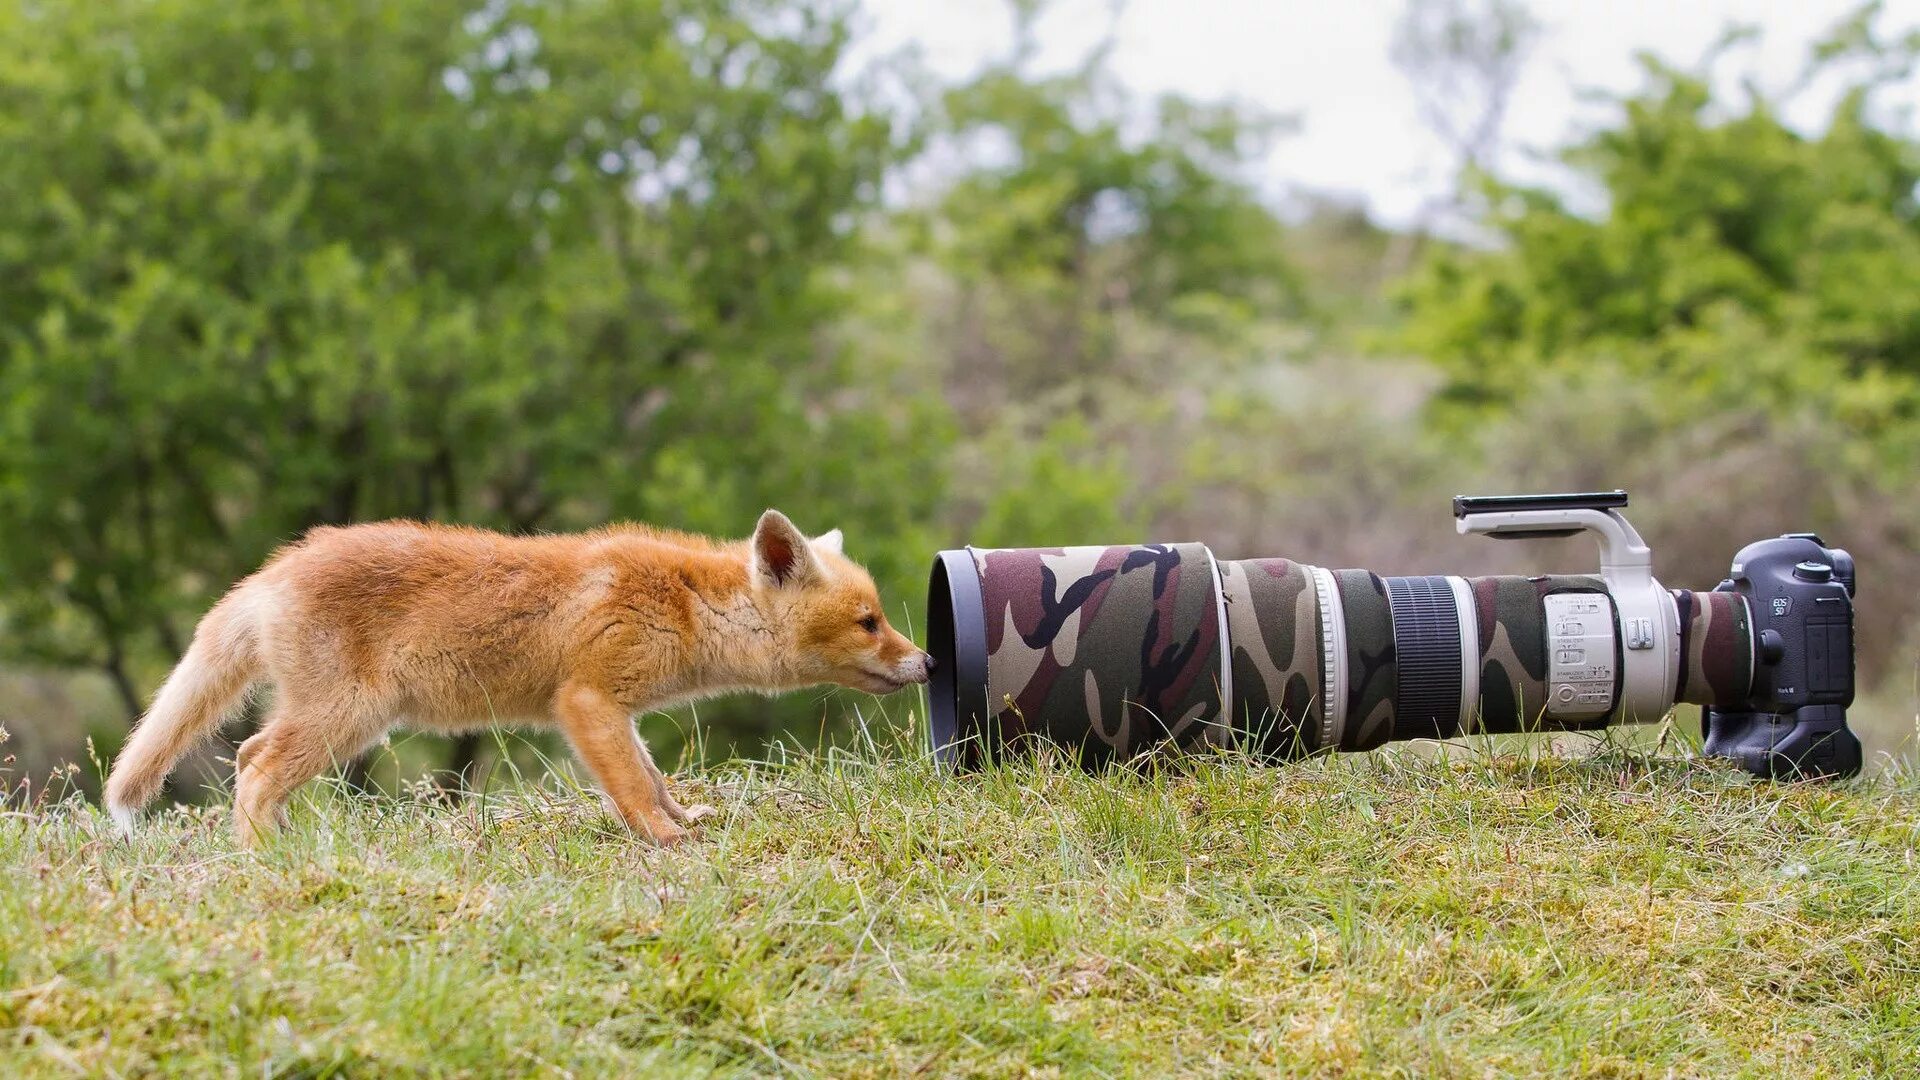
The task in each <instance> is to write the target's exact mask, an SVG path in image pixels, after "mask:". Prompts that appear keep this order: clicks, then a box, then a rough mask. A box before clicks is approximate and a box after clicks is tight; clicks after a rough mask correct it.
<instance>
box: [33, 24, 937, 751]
mask: <svg viewBox="0 0 1920 1080" xmlns="http://www.w3.org/2000/svg"><path fill="white" fill-rule="evenodd" d="M846 40H847V30H846V25H845V12H844V11H842V10H841V9H840V8H839V7H838V6H837V5H831V4H826V3H821V4H812V3H803V4H791V3H785V2H775V0H599V2H587V0H578V2H574V0H557V2H517V0H488V2H486V3H482V4H475V3H470V2H466V0H460V2H455V0H346V2H342V3H337V4H327V5H313V4H304V3H295V2H289V0H237V2H236V0H33V2H25V0H0V523H4V524H3V525H0V650H3V651H4V653H5V654H7V655H11V656H13V657H16V658H25V659H29V660H32V661H36V662H41V663H47V664H53V665H60V666H91V667H96V668H98V669H100V670H103V671H105V672H106V673H108V675H109V676H110V677H111V678H112V680H113V682H114V684H115V685H116V686H117V687H118V689H119V693H120V696H121V698H122V700H123V703H124V705H125V707H126V709H127V711H128V712H129V713H135V712H137V711H138V710H139V708H140V704H141V700H142V697H143V693H142V690H143V688H144V687H145V686H146V685H148V682H149V680H150V679H151V678H152V677H154V676H157V675H158V674H159V670H160V665H161V664H162V663H164V662H167V661H170V660H171V659H172V658H173V657H174V656H177V655H178V654H179V652H180V651H181V648H182V644H183V639H184V637H185V635H186V634H187V633H189V632H190V628H191V625H192V621H193V619H194V618H195V617H197V615H198V613H199V612H200V611H201V610H202V609H203V608H204V607H205V606H206V605H207V604H208V602H209V601H210V599H211V598H212V597H213V596H214V595H216V594H217V592H218V591H219V590H220V589H222V588H223V587H225V585H226V584H227V583H228V582H229V581H231V580H233V579H234V578H236V577H238V576H240V575H242V574H244V573H246V572H248V571H249V570H250V569H252V568H253V567H254V566H255V565H257V563H258V562H259V561H260V560H261V558H262V557H263V556H264V555H265V554H266V553H267V552H268V551H269V550H270V549H271V548H272V547H273V546H274V545H276V544H278V543H280V542H282V541H285V540H288V539H291V538H293V537H294V536H297V535H298V534H299V533H300V532H301V531H302V530H304V529H306V528H308V527H310V526H313V525H316V524H320V523H324V522H344V521H351V520H365V519H374V518H382V517H389V516H395V515H407V516H414V517H422V518H427V517H435V518H450V519H457V520H465V521H473V522H478V523H482V524H488V525H494V526H499V527H504V528H508V529H518V530H525V529H536V528H546V527H565V526H573V525H581V524H588V523H595V522H598V521H600V520H603V519H604V518H606V517H608V516H620V515H633V516H638V517H644V518H647V519H651V520H654V521H660V522H664V523H668V524H678V525H685V526H691V527H695V528H702V529H708V530H713V531H718V532H721V533H727V534H740V533H743V532H744V531H745V530H746V529H747V528H749V527H750V524H751V522H752V520H753V516H754V514H755V513H757V512H758V510H759V509H760V508H762V507H763V506H766V505H770V504H773V503H778V504H780V505H781V506H783V507H784V508H786V509H787V510H788V511H789V512H791V513H793V514H794V515H795V517H796V519H797V520H799V521H801V522H802V523H803V524H805V525H807V526H808V527H810V528H813V529H815V530H816V531H824V530H825V529H827V528H828V527H830V526H834V525H840V526H844V527H846V528H848V530H849V533H850V534H851V536H852V537H853V541H852V542H853V544H854V545H855V552H856V554H860V555H864V556H868V557H873V556H874V555H876V554H878V555H879V556H880V557H879V558H878V559H877V560H876V561H877V562H879V563H880V564H882V565H881V567H880V568H881V569H882V570H883V572H885V573H889V574H891V575H892V577H891V579H890V580H889V581H888V582H887V584H888V585H890V586H895V587H897V586H898V585H899V584H900V583H901V580H902V579H903V577H905V576H906V573H907V572H908V571H907V570H906V568H908V567H911V568H912V570H914V571H917V570H918V551H917V550H913V549H912V548H910V547H907V545H912V544H913V543H915V540H916V537H915V535H914V534H913V532H912V531H911V530H908V529H905V528H903V527H902V525H903V523H904V522H909V521H914V520H916V519H920V520H924V517H925V516H928V515H929V514H930V510H931V506H932V504H933V501H934V500H936V499H937V498H938V497H939V491H940V483H941V481H940V469H939V463H940V452H941V448H942V445H943V443H942V433H943V429H942V428H941V427H940V426H939V425H938V424H934V423H925V422H924V421H925V418H926V415H927V412H928V406H927V405H926V404H925V394H924V393H921V394H919V396H917V397H916V396H915V391H913V389H912V388H911V386H907V385H903V384H901V383H899V382H898V381H897V380H893V379H892V378H891V377H890V376H889V374H888V368H887V366H886V365H887V364H888V363H889V362H890V361H889V360H888V359H887V358H886V357H885V356H880V357H874V356H869V355H867V354H865V353H862V352H859V351H857V350H855V349H853V348H850V347H849V342H847V341H846V340H844V339H843V338H841V337H839V336H836V335H835V334H834V333H832V332H831V331H830V330H829V329H827V328H828V327H830V326H831V324H832V323H833V321H834V320H835V318H836V317H837V316H838V315H840V314H841V313H842V312H844V311H845V310H846V309H847V307H848V304H849V297H848V296H847V294H846V290H845V283H844V281H842V280H840V279H838V278H836V276H835V274H834V270H835V268H836V267H838V266H843V265H845V264H847V263H849V262H851V261H854V260H856V259H857V257H858V254H859V248H858V238H857V236H856V234H855V231H854V226H855V224H856V223H857V215H858V214H859V213H860V212H861V211H862V210H863V209H864V208H866V207H869V206H871V205H872V204H873V202H874V200H875V198H876V193H877V188H878V184H879V181H880V179H881V177H882V175H883V172H884V170H885V169H886V168H887V167H888V166H889V165H890V164H891V163H892V162H893V161H895V160H896V159H897V157H898V155H899V154H900V152H901V151H902V150H903V148H904V146H905V144H904V142H903V140H902V138H901V137H900V136H899V134H898V133H897V132H896V131H895V130H894V129H893V123H892V121H891V120H890V119H889V118H887V117H886V116H883V115H879V114H875V113H872V112H866V111H862V110H860V109H858V108H855V107H854V106H853V105H852V104H851V103H850V101H849V99H848V96H847V94H846V92H845V91H843V90H842V89H840V88H839V87H838V85H837V84H836V82H835V81H834V79H833V78H832V76H833V74H834V71H835V68H836V65H837V64H838V63H839V61H840V58H841V55H842V52H843V48H844V46H845V44H846ZM802 449H804V450H805V451H806V452H805V453H804V454H802V453H799V452H798V451H800V450H802ZM866 535H873V536H875V537H876V538H878V537H888V538H893V539H894V545H893V546H890V547H888V548H886V549H884V550H882V551H880V552H877V553H876V552H875V551H874V550H873V549H872V548H871V547H868V548H864V549H863V548H862V547H861V545H862V542H863V537H864V536H866ZM799 708H804V706H799ZM764 712H765V706H764V705H761V706H757V707H756V708H755V709H754V710H753V715H752V716H751V717H748V716H746V714H745V713H744V712H743V713H742V716H741V720H742V722H743V723H744V722H754V723H756V724H757V723H758V721H759V720H760V719H761V716H760V714H763V713H764Z"/></svg>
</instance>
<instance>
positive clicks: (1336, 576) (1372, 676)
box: [1333, 570, 1400, 750]
mask: <svg viewBox="0 0 1920 1080" xmlns="http://www.w3.org/2000/svg"><path fill="white" fill-rule="evenodd" d="M1333 580H1334V583H1335V585H1336V586H1337V587H1338V588H1339V590H1340V607H1341V610H1342V614H1343V616H1344V617H1345V620H1346V624H1347V721H1346V724H1345V725H1344V726H1342V728H1341V729H1340V732H1339V735H1338V736H1337V737H1338V739H1339V746H1338V749H1341V750H1371V749H1373V748H1374V747H1376V746H1379V745H1380V744H1382V743H1384V742H1386V741H1387V740H1388V739H1389V738H1391V737H1392V735H1393V710H1394V701H1395V694H1396V691H1397V690H1398V689H1399V686H1400V668H1399V664H1398V661H1397V659H1396V657H1395V654H1394V648H1393V605H1392V602H1391V601H1390V600H1388V598H1387V583H1386V582H1385V581H1382V580H1381V579H1380V575H1378V574H1376V573H1374V572H1373V571H1371V570H1335V571H1334V572H1333Z"/></svg>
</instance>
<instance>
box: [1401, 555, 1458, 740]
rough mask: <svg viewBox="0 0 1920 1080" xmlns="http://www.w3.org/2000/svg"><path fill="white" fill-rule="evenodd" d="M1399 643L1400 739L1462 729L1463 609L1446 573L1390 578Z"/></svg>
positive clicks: (1439, 735) (1439, 736) (1442, 734)
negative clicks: (1445, 576)
mask: <svg viewBox="0 0 1920 1080" xmlns="http://www.w3.org/2000/svg"><path fill="white" fill-rule="evenodd" d="M1386 583H1387V601H1388V603H1390V604H1391V605H1392V607H1393V648H1394V652H1395V654H1396V655H1397V657H1398V659H1399V665H1400V669H1399V678H1398V680H1397V681H1398V685H1397V687H1396V695H1395V697H1396V700H1395V702H1394V713H1393V737H1394V738H1395V739H1445V738H1451V737H1452V736H1454V735H1457V734H1459V732H1460V612H1459V605H1458V603H1457V602H1456V600H1455V597H1454V591H1453V586H1452V585H1450V584H1449V583H1448V582H1447V579H1446V578H1444V577H1390V578H1387V579H1386Z"/></svg>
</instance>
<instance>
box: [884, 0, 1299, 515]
mask: <svg viewBox="0 0 1920 1080" xmlns="http://www.w3.org/2000/svg"><path fill="white" fill-rule="evenodd" d="M1045 6H1046V5H1045V4H1044V3H1041V2H1037V0H1034V2H1027V3H1019V4H1015V5H1014V7H1015V23H1016V35H1015V38H1016V40H1015V45H1014V48H1013V50H1012V52H1011V53H1010V54H1009V55H1008V56H1007V57H1005V58H1002V59H1000V60H998V61H996V62H994V63H991V64H989V65H988V66H987V67H986V68H985V69H984V70H983V71H981V72H980V73H979V74H978V75H977V76H975V77H973V78H971V79H969V80H967V81H965V82H963V83H961V84H960V85H957V86H954V87H951V88H949V89H947V90H946V91H945V92H944V93H943V94H942V95H941V96H940V98H939V100H938V105H937V110H936V115H937V120H936V123H935V130H936V131H937V132H938V133H939V138H938V139H936V140H935V142H934V147H935V151H936V152H934V153H931V154H930V155H929V157H930V158H931V159H932V160H933V161H934V162H935V163H936V164H937V163H939V162H940V161H941V160H942V159H943V153H942V152H944V153H945V156H946V157H947V158H948V159H957V160H959V161H961V162H963V163H964V164H963V166H962V167H961V168H959V169H957V170H953V171H950V172H948V173H947V174H946V175H945V176H943V177H941V179H942V181H943V185H942V186H941V187H940V189H939V194H938V196H937V197H936V198H934V199H933V200H932V201H931V202H930V203H929V204H928V205H925V206H920V207H916V208H914V209H912V210H910V211H909V212H908V213H907V214H906V215H905V219H906V224H907V225H908V226H909V228H908V229H907V230H903V231H907V232H911V233H913V234H915V235H917V236H918V237H919V238H920V240H921V247H920V251H921V253H922V254H924V255H926V256H928V257H929V259H930V262H931V264H932V266H933V267H934V268H935V271H936V273H937V274H938V277H939V280H940V283H941V285H942V286H943V287H944V289H945V292H944V293H943V294H942V295H941V296H940V297H939V298H938V299H937V300H935V301H934V302H931V303H927V304H924V305H923V308H924V310H925V311H926V312H927V318H928V320H929V322H930V324H931V325H930V326H929V327H928V329H927V330H926V331H925V336H926V337H927V339H928V340H929V342H930V344H931V346H932V348H933V349H934V351H935V352H936V353H937V354H938V355H940V356H941V357H943V366H944V368H945V379H946V384H947V388H948V394H949V398H950V400H951V401H952V402H953V403H954V405H955V407H956V411H957V414H958V419H959V422H960V424H961V427H962V431H963V432H964V433H965V434H966V435H967V436H968V437H969V439H968V441H969V442H970V443H972V444H973V445H976V446H980V447H986V448H992V447H1005V448H1019V452H1018V453H1013V452H1011V451H1010V450H1009V452H1003V453H999V454H992V453H980V454H975V455H973V456H972V457H969V458H968V459H966V460H964V461H963V462H961V463H960V464H959V465H958V466H957V468H956V483H957V485H958V486H959V487H960V488H961V489H962V490H961V493H960V494H961V496H962V497H961V499H960V500H959V501H960V502H961V503H962V504H963V505H965V506H967V507H969V508H970V510H971V511H972V513H971V515H970V517H969V520H972V521H974V522H976V523H977V525H978V526H979V528H980V529H983V530H985V533H984V535H985V536H986V537H987V538H988V542H1003V543H1036V542H1047V543H1054V542H1059V541H1060V540H1062V539H1064V538H1069V537H1070V534H1071V533H1073V532H1074V531H1075V530H1074V529H1073V528H1070V527H1068V526H1069V524H1070V523H1071V522H1075V521H1078V522H1081V525H1080V526H1079V527H1078V528H1079V531H1080V532H1081V534H1082V535H1087V534H1088V531H1089V530H1094V531H1097V532H1098V533H1099V534H1100V535H1126V534H1132V533H1134V532H1136V531H1137V530H1139V529H1141V528H1142V527H1143V526H1144V522H1145V520H1146V518H1147V516H1148V515H1149V513H1150V509H1151V508H1150V507H1149V506H1148V505H1147V503H1148V500H1149V499H1150V498H1151V495H1150V493H1151V492H1153V491H1154V489H1155V488H1157V487H1159V486H1160V485H1159V484H1158V483H1157V481H1158V480H1159V479H1162V478H1167V477H1169V475H1170V472H1171V471H1172V470H1173V468H1174V467H1175V466H1174V462H1175V461H1176V458H1175V457H1174V456H1173V455H1170V454H1167V453H1166V452H1165V448H1164V447H1159V448H1156V447H1154V446H1153V445H1151V443H1152V442H1153V441H1154V439H1155V437H1156V436H1155V432H1156V431H1157V432H1159V433H1160V435H1162V436H1164V435H1166V434H1168V433H1170V431H1171V430H1172V429H1171V428H1169V427H1168V426H1167V425H1168V424H1169V423H1170V422H1171V421H1172V420H1173V419H1174V417H1173V415H1172V414H1171V413H1170V412H1169V410H1178V409H1179V408H1180V407H1181V404H1182V401H1183V395H1184V396H1185V397H1193V396H1194V395H1193V394H1192V393H1191V391H1192V389H1193V387H1192V383H1193V379H1192V377H1191V376H1192V375H1193V374H1194V372H1195V371H1196V370H1197V369H1196V368H1194V367H1192V366H1190V365H1189V364H1187V363H1185V362H1183V360H1184V358H1191V357H1193V356H1194V355H1196V354H1198V355H1204V356H1205V357H1206V358H1207V360H1208V361H1209V363H1208V364H1207V365H1205V366H1206V367H1207V368H1208V369H1209V370H1211V369H1212V362H1213V361H1215V360H1216V359H1218V360H1221V361H1224V362H1228V363H1234V362H1241V361H1250V360H1253V359H1256V358H1258V359H1266V358H1270V356H1271V352H1270V351H1269V350H1267V349H1266V348H1265V347H1264V345H1263V344H1262V343H1260V342H1258V341H1257V340H1256V339H1257V336H1258V335H1257V333H1256V332H1255V331H1256V328H1257V327H1259V326H1261V325H1262V324H1263V323H1264V322H1266V321H1269V320H1273V319H1276V318H1289V317H1295V316H1298V315H1299V314H1300V313H1301V312H1302V310H1303V308H1304V303H1303V293H1304V290H1303V288H1302V285H1301V282H1300V281H1299V278H1298V276H1297V274H1296V273H1295V272H1294V270H1293V268H1292V265H1291V263H1290V262H1289V260H1288V258H1287V255H1286V250H1285V232H1284V229H1283V227H1282V225H1281V222H1280V221H1279V219H1278V218H1277V217H1276V215H1275V214H1274V213H1273V212H1272V210H1270V209H1269V208H1268V207H1267V206H1266V205H1265V204H1264V203H1263V201H1262V200H1261V198H1260V196H1259V194H1258V192H1257V191H1256V190H1255V189H1254V188H1253V186H1252V185H1251V184H1250V183H1249V182H1248V180H1247V179H1246V174H1247V173H1248V172H1249V171H1250V170H1249V166H1250V165H1252V164H1253V163H1254V162H1256V161H1258V160H1259V159H1260V158H1261V157H1262V156H1264V155H1265V153H1266V152H1267V150H1268V149H1269V147H1270V146H1271V144H1272V142H1273V140H1274V139H1275V138H1276V137H1277V136H1279V135H1281V134H1283V133H1284V132H1285V131H1286V130H1288V128H1289V124H1290V121H1289V120H1288V118H1285V117H1281V116H1276V115H1272V114H1269V113H1265V112H1262V111H1259V110H1256V109H1252V108H1248V107H1245V106H1242V105H1238V104H1233V103H1225V104H1204V103H1199V102H1195V101H1192V100H1189V99H1186V98H1182V97H1179V96H1173V95H1168V96H1163V97H1160V98H1158V99H1155V100H1153V101H1150V102H1142V101H1140V100H1138V99H1137V98H1135V97H1134V96H1133V95H1131V94H1129V93H1128V92H1127V90H1126V89H1125V88H1124V87H1123V86H1122V85H1120V84H1119V82H1118V81H1117V80H1116V79H1115V78H1114V77H1113V75H1112V74H1111V72H1110V71H1109V69H1108V66H1107V56H1108V47H1107V46H1106V45H1102V46H1099V47H1096V48H1095V49H1094V50H1093V51H1092V52H1091V53H1090V54H1089V55H1088V56H1087V57H1086V58H1085V59H1084V60H1083V62H1081V63H1080V64H1079V65H1077V66H1076V67H1074V68H1072V69H1070V70H1067V71H1065V72H1060V73H1045V74H1042V73H1037V72H1035V71H1034V62H1035V61H1034V58H1035V56H1036V55H1037V53H1038V47H1037V42H1036V40H1035V37H1034V34H1035V27H1036V25H1037V23H1038V21H1039V19H1040V17H1041V15H1042V13H1043V9H1044V8H1045ZM1187 404H1189V405H1190V406H1191V407H1190V408H1188V409H1187V411H1188V412H1190V413H1195V414H1197V412H1198V411H1199V410H1200V403H1199V402H1198V400H1197V399H1196V400H1194V401H1191V402H1188V403H1187ZM1036 487H1038V488H1040V489H1043V490H1045V491H1047V492H1048V493H1049V495H1048V505H1046V506H1039V505H1035V504H1034V501H1033V497H1032V492H1033V491H1034V490H1035V489H1036ZM1167 487H1168V488H1171V487H1173V485H1167ZM1015 503H1018V504H1019V505H1015ZM969 535H973V536H979V535H982V534H980V533H971V532H970V533H969Z"/></svg>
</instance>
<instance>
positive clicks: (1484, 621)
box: [1464, 574, 1607, 732]
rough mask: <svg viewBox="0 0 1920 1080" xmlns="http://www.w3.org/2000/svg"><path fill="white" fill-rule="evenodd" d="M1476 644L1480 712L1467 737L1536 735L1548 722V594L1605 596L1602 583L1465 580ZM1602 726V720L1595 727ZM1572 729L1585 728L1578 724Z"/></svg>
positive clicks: (1588, 579) (1570, 578) (1585, 579)
mask: <svg viewBox="0 0 1920 1080" xmlns="http://www.w3.org/2000/svg"><path fill="white" fill-rule="evenodd" d="M1467 586H1468V588H1469V589H1470V590H1471V591H1472V593H1473V614H1474V621H1475V624H1476V628H1477V630H1478V633H1479V638H1480V706H1479V708H1478V709H1477V710H1473V711H1472V713H1471V715H1469V717H1468V718H1467V723H1466V725H1465V728H1464V730H1466V731H1467V732H1512V731H1539V730H1542V729H1543V728H1548V727H1561V726H1566V725H1563V724H1560V723H1557V722H1552V721H1550V720H1549V718H1548V717H1547V715H1546V706H1547V625H1546V609H1545V608H1544V607H1543V606H1542V605H1541V603H1540V601H1541V599H1542V598H1543V597H1546V596H1549V595H1552V594H1554V593H1565V592H1591V593H1605V592H1606V591H1607V586H1606V582H1604V581H1602V580H1600V579H1599V578H1597V577H1593V576H1590V575H1586V574H1565V575H1558V574H1556V575H1547V576H1543V577H1513V576H1505V575H1502V576H1499V577H1477V578H1468V579H1467ZM1598 724H1599V725H1604V724H1605V718H1604V717H1602V718H1601V719H1600V720H1599V721H1598ZM1576 726H1581V727H1585V726H1590V725H1589V724H1584V723H1583V724H1579V725H1576Z"/></svg>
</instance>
